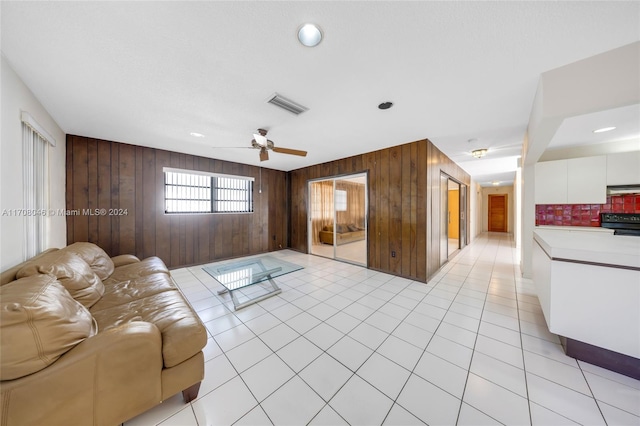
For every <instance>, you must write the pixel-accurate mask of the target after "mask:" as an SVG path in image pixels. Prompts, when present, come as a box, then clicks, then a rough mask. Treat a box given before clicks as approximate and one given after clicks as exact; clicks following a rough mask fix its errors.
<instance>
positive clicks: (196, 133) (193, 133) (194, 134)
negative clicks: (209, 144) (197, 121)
mask: <svg viewBox="0 0 640 426" xmlns="http://www.w3.org/2000/svg"><path fill="white" fill-rule="evenodd" d="M189 134H190V135H191V136H193V137H194V138H204V135H203V134H202V133H198V132H191V133H189Z"/></svg>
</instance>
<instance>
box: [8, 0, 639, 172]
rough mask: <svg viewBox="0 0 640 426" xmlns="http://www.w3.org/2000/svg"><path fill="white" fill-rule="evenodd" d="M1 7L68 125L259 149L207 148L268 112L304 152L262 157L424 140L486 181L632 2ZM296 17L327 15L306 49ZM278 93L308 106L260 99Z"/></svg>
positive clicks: (190, 145)
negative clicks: (545, 91) (540, 98)
mask: <svg viewBox="0 0 640 426" xmlns="http://www.w3.org/2000/svg"><path fill="white" fill-rule="evenodd" d="M0 8H1V9H0V13H1V24H2V28H1V36H2V39H1V42H2V53H3V55H5V57H6V58H7V60H8V61H9V63H10V64H11V65H12V67H13V68H14V69H15V70H16V72H17V73H18V74H19V75H20V76H21V77H22V79H23V80H24V82H25V83H26V84H27V86H28V87H29V88H30V89H31V90H32V91H33V93H34V94H35V96H36V97H37V98H38V99H39V100H40V102H41V103H42V104H43V105H44V107H45V108H46V109H47V110H48V111H49V113H50V114H51V115H52V117H53V118H54V119H55V120H56V122H57V123H58V124H59V125H60V127H61V128H62V130H63V131H64V132H66V133H68V134H77V135H83V136H90V137H96V138H100V139H106V140H113V141H121V142H127V143H132V144H138V145H143V146H150V147H156V148H161V149H168V150H172V151H178V152H185V153H191V154H195V155H202V156H207V157H212V158H219V159H223V160H228V161H236V162H241V163H246V164H253V165H258V164H260V162H259V160H258V153H257V152H256V151H252V150H248V149H227V148H225V149H223V148H220V149H216V148H215V147H248V146H249V143H250V140H251V135H252V133H253V132H255V130H256V129H257V128H259V127H262V128H266V129H268V130H269V139H271V140H273V141H274V142H275V144H276V146H280V147H286V148H294V149H301V150H306V151H308V152H309V154H308V156H307V157H306V158H301V157H294V156H289V155H283V154H277V153H271V154H270V160H269V161H268V162H267V163H262V165H263V166H266V167H270V168H274V169H278V170H293V169H297V168H300V167H305V166H308V165H313V164H318V163H322V162H325V161H330V160H335V159H339V158H344V157H347V156H350V155H355V154H360V153H364V152H369V151H373V150H377V149H381V148H384V147H389V146H394V145H399V144H402V143H406V142H412V141H415V140H419V139H424V138H428V139H430V140H431V141H432V142H434V143H435V144H436V146H438V148H440V149H441V150H442V151H443V152H444V153H445V154H447V155H448V156H449V157H450V158H451V159H453V160H454V161H456V162H457V163H458V164H460V165H461V166H462V167H463V168H464V169H465V170H467V171H468V172H469V173H470V174H471V175H472V177H473V178H474V179H476V180H477V181H478V182H480V183H482V184H484V185H490V184H491V182H492V181H496V180H497V181H501V182H503V183H510V182H511V181H513V175H514V173H513V170H515V164H516V162H517V157H518V156H519V155H520V153H521V146H522V140H523V137H524V134H525V131H526V128H527V123H528V121H529V114H530V112H531V108H532V101H533V98H534V95H535V91H536V87H537V83H538V78H539V76H540V74H541V73H542V72H545V71H549V70H551V69H554V68H557V67H560V66H563V65H566V64H569V63H571V62H574V61H577V60H580V59H583V58H586V57H589V56H593V55H595V54H598V53H601V52H604V51H607V50H610V49H613V48H616V47H619V46H622V45H625V44H629V43H632V42H634V41H637V40H638V39H640V2H637V1H631V2H595V1H590V2H556V1H553V2H454V1H448V2H435V1H430V2H426V1H423V2H421V1H413V2H399V1H379V2H313V1H304V2H268V1H256V2H254V1H243V2H9V1H2V2H0ZM305 22H314V23H316V24H318V25H320V26H321V28H322V30H323V31H324V35H325V37H324V40H323V41H322V43H320V45H319V46H317V47H315V48H307V47H304V46H302V45H301V44H300V43H299V42H298V41H297V39H296V31H297V29H298V27H299V26H300V25H301V24H302V23H305ZM274 92H278V93H280V94H282V95H284V96H286V97H288V98H291V99H292V100H294V101H296V102H298V103H300V104H302V105H304V106H306V107H308V108H309V111H307V112H305V113H303V114H301V115H299V116H294V115H293V114H290V113H287V112H285V111H282V110H280V109H278V108H276V107H274V106H272V105H269V104H267V103H265V101H266V100H267V98H268V97H269V96H270V95H272V94H273V93H274ZM383 101H392V102H393V103H394V106H393V108H391V109H389V110H387V111H381V110H378V109H377V105H378V104H379V103H381V102H383ZM190 132H199V133H202V134H204V135H206V137H204V138H194V137H192V136H190V135H189V133H190ZM567 138H568V139H570V138H571V137H570V136H567ZM470 139H475V141H473V142H468V140H470ZM476 148H488V149H489V152H488V154H487V156H486V157H485V158H483V159H479V160H478V159H475V158H472V157H471V156H470V151H471V150H473V149H476Z"/></svg>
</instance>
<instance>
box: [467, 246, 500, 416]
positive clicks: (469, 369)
mask: <svg viewBox="0 0 640 426" xmlns="http://www.w3.org/2000/svg"><path fill="white" fill-rule="evenodd" d="M475 263H477V260H476V262H474V265H475ZM494 266H495V258H494V261H493V265H492V267H491V270H492V271H493V267H494ZM490 286H491V277H489V284H488V285H487V291H486V292H485V297H484V301H483V303H482V314H481V315H480V318H479V319H478V330H477V332H476V338H475V339H474V341H473V348H472V351H471V359H470V360H469V367H468V368H467V377H466V378H465V381H464V386H463V388H462V396H461V397H460V406H459V407H458V414H457V416H456V424H458V422H459V421H460V414H461V413H462V405H463V404H465V402H464V395H465V393H466V391H467V384H468V383H469V375H471V374H472V373H471V365H472V364H473V357H474V356H475V354H476V345H477V343H478V335H480V326H481V325H482V317H483V315H484V308H485V305H486V304H487V297H488V295H489V287H490ZM468 405H469V406H470V407H472V408H474V409H475V410H478V411H479V412H481V413H482V414H484V415H485V416H487V417H489V418H491V419H493V420H495V421H497V422H498V423H500V424H504V423H502V422H501V421H499V420H498V419H495V418H494V417H492V416H491V415H489V414H487V413H485V412H484V411H482V410H481V409H479V408H477V407H474V406H473V405H471V404H468Z"/></svg>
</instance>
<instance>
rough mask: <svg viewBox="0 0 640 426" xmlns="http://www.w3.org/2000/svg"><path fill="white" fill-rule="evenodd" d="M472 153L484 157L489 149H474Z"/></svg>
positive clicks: (477, 156)
mask: <svg viewBox="0 0 640 426" xmlns="http://www.w3.org/2000/svg"><path fill="white" fill-rule="evenodd" d="M471 155H473V156H474V157H476V158H482V157H484V156H485V155H487V149H486V148H482V149H474V150H473V151H471Z"/></svg>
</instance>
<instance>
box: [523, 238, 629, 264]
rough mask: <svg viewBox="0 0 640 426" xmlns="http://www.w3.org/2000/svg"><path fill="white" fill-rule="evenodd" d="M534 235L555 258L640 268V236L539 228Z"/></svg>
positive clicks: (550, 255)
mask: <svg viewBox="0 0 640 426" xmlns="http://www.w3.org/2000/svg"><path fill="white" fill-rule="evenodd" d="M533 238H534V239H535V240H536V241H537V242H538V243H539V244H540V246H541V247H542V249H543V250H544V251H545V252H546V253H547V255H548V256H549V257H551V258H552V259H554V260H569V261H577V262H588V263H597V264H601V265H603V266H607V265H609V266H612V267H626V268H634V269H638V270H640V237H636V236H626V235H613V234H609V233H603V232H576V231H567V230H561V229H549V228H536V230H535V231H534V233H533Z"/></svg>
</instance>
